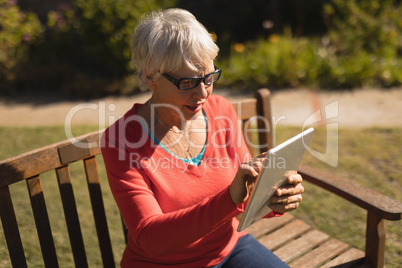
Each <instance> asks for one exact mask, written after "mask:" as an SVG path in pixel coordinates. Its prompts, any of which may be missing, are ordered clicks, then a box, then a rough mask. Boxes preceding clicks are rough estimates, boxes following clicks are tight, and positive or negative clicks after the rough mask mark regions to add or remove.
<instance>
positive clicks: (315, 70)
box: [220, 0, 402, 88]
mask: <svg viewBox="0 0 402 268" xmlns="http://www.w3.org/2000/svg"><path fill="white" fill-rule="evenodd" d="M323 13H324V17H325V18H326V21H327V24H328V27H329V31H328V33H327V34H326V35H325V36H323V37H321V38H309V39H307V38H294V37H292V34H291V33H290V32H289V30H288V31H287V33H286V32H285V34H284V35H271V36H270V37H269V38H268V39H259V40H257V41H251V42H248V43H246V44H244V45H243V44H242V46H243V49H241V50H239V49H236V46H233V49H232V52H231V55H230V57H228V58H225V59H221V63H220V65H221V66H222V68H224V75H223V76H222V82H221V85H223V86H240V87H244V86H246V85H247V86H249V87H254V88H255V87H261V86H268V87H289V86H290V87H294V86H299V85H307V86H310V87H320V88H340V87H341V88H350V87H365V86H385V87H390V86H398V85H401V84H402V79H401V78H402V72H401V71H400V70H402V68H401V66H402V35H401V33H402V20H401V19H400V14H402V5H401V4H400V3H399V4H395V2H394V1H392V0H386V1H383V2H378V1H374V0H370V1H356V0H353V1H342V0H334V1H332V2H331V3H330V4H326V5H325V6H324V11H323ZM237 47H240V46H239V45H237Z"/></svg>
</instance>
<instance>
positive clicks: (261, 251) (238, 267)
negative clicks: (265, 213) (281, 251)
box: [213, 234, 289, 268]
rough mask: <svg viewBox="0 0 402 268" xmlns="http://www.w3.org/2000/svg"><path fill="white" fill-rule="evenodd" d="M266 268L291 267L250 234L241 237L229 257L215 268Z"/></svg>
mask: <svg viewBox="0 0 402 268" xmlns="http://www.w3.org/2000/svg"><path fill="white" fill-rule="evenodd" d="M247 267H248V268H261V267H263V268H265V267H272V268H278V267H287V268H288V267H289V266H288V265H287V264H286V263H284V262H283V261H282V260H281V259H279V258H278V257H277V256H276V255H275V254H274V253H272V252H271V251H270V250H268V249H267V248H266V247H264V246H263V245H261V244H260V242H258V241H257V240H255V238H254V237H253V236H252V235H250V234H248V235H245V236H242V237H240V239H239V241H238V242H237V244H236V246H235V247H234V248H233V250H232V251H231V252H230V253H229V255H228V256H227V257H226V258H225V259H224V260H223V261H222V262H221V263H220V264H218V265H216V266H214V267H213V268H247Z"/></svg>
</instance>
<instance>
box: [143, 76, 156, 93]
mask: <svg viewBox="0 0 402 268" xmlns="http://www.w3.org/2000/svg"><path fill="white" fill-rule="evenodd" d="M145 82H146V83H147V86H148V88H149V89H150V90H152V91H153V90H155V88H156V83H155V80H154V78H153V77H151V76H150V75H146V76H145Z"/></svg>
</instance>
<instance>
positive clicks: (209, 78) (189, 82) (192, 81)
mask: <svg viewBox="0 0 402 268" xmlns="http://www.w3.org/2000/svg"><path fill="white" fill-rule="evenodd" d="M221 73H222V70H221V69H219V68H218V67H216V66H215V71H213V72H212V73H209V74H206V75H205V76H204V77H183V78H180V79H176V78H173V77H171V76H170V75H168V74H167V73H163V74H162V76H163V77H165V78H166V79H167V80H169V81H170V82H172V83H173V84H174V85H175V86H176V87H177V88H178V89H180V90H187V89H192V88H195V87H197V86H198V85H199V84H200V83H201V81H202V82H204V84H205V85H210V84H212V83H215V82H216V81H217V80H218V79H219V77H221Z"/></svg>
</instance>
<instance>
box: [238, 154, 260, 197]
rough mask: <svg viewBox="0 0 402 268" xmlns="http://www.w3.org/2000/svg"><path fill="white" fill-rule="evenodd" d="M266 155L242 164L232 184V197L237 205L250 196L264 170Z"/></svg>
mask: <svg viewBox="0 0 402 268" xmlns="http://www.w3.org/2000/svg"><path fill="white" fill-rule="evenodd" d="M265 157H266V153H263V154H260V155H259V156H257V157H255V158H253V159H252V160H251V161H249V162H244V163H242V164H241V165H240V167H239V170H238V171H237V174H236V176H235V178H234V179H233V181H232V184H231V185H230V197H231V198H232V200H233V202H234V203H235V204H236V205H239V204H242V203H244V202H245V201H246V200H247V199H248V198H249V197H250V195H251V192H252V191H253V189H254V186H255V181H256V179H257V177H258V174H260V172H261V170H262V167H263V161H264V159H265Z"/></svg>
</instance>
